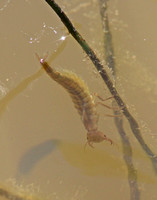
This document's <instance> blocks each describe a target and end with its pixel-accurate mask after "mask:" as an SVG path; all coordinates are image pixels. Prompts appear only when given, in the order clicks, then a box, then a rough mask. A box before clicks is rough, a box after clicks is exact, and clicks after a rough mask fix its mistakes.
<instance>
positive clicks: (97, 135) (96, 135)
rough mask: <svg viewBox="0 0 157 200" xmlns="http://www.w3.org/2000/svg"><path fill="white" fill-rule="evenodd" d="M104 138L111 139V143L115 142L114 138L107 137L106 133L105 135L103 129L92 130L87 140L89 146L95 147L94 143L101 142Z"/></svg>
mask: <svg viewBox="0 0 157 200" xmlns="http://www.w3.org/2000/svg"><path fill="white" fill-rule="evenodd" d="M104 140H107V141H109V142H110V143H111V144H113V142H112V140H111V139H109V138H107V137H106V135H104V133H103V132H101V131H90V132H88V133H87V142H88V144H89V146H91V147H93V146H92V144H93V143H99V142H102V141H104Z"/></svg>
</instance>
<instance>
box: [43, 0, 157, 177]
mask: <svg viewBox="0 0 157 200" xmlns="http://www.w3.org/2000/svg"><path fill="white" fill-rule="evenodd" d="M45 1H46V2H47V3H48V4H49V5H50V6H51V8H52V9H53V10H54V11H55V12H56V14H57V15H58V17H59V18H60V19H61V21H62V22H63V24H64V25H65V26H66V28H67V29H68V31H69V33H70V34H71V35H72V36H73V37H74V38H75V40H76V41H77V42H78V43H79V44H80V45H81V47H82V49H83V50H84V51H85V52H86V53H87V55H88V56H89V58H90V59H91V61H92V62H93V64H94V65H95V67H96V69H97V70H98V72H99V73H100V75H101V77H102V78H103V80H104V82H105V83H106V85H107V87H108V89H109V91H110V93H111V94H112V95H113V96H114V98H115V101H116V102H117V104H118V106H119V107H120V108H121V109H122V111H123V114H124V115H125V117H126V118H127V120H128V122H129V124H130V128H131V130H132V132H133V134H134V136H135V137H136V139H137V140H138V142H139V143H140V145H141V147H142V148H143V150H144V151H145V152H146V154H147V155H148V156H149V158H150V159H151V161H152V163H153V167H154V170H155V172H156V174H157V155H155V154H154V153H153V152H152V151H151V149H150V148H149V147H148V145H147V144H146V143H145V141H144V139H143V138H142V136H141V132H140V128H139V125H138V123H137V122H136V120H135V119H134V117H133V116H132V115H131V114H130V112H129V110H128V109H127V107H126V105H125V103H124V101H123V100H122V98H121V97H120V95H119V93H118V91H117V89H116V88H115V86H114V84H113V82H112V81H111V79H110V77H109V75H108V74H107V72H106V70H105V69H104V67H103V65H102V64H101V62H100V60H99V59H98V58H97V56H96V54H95V53H94V51H93V50H92V49H91V48H90V46H89V45H88V44H87V42H86V41H85V40H84V39H83V37H82V36H81V35H80V33H79V32H78V31H77V30H76V29H75V27H74V26H73V24H72V23H71V21H70V20H69V18H68V17H67V16H66V15H65V13H64V12H63V11H62V9H61V8H60V7H59V6H58V5H57V4H56V3H55V1H54V0H45Z"/></svg>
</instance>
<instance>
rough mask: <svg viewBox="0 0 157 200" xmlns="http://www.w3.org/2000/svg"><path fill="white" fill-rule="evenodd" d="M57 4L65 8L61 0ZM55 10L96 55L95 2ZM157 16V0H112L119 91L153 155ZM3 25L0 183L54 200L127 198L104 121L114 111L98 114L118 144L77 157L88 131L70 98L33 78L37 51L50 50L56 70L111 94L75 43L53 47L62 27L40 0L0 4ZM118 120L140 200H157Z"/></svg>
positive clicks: (152, 177) (118, 156)
mask: <svg viewBox="0 0 157 200" xmlns="http://www.w3.org/2000/svg"><path fill="white" fill-rule="evenodd" d="M57 3H58V4H60V5H62V1H60V0H58V1H57ZM6 5H7V6H6ZM62 8H63V9H64V10H65V11H66V13H67V14H68V16H69V17H70V18H71V20H72V22H73V23H74V24H75V25H76V27H77V28H78V30H79V31H80V32H81V34H82V35H83V36H84V38H85V39H87V41H88V42H89V43H90V44H91V46H92V47H93V48H94V49H95V51H96V53H97V55H98V56H99V57H100V58H103V45H102V43H103V38H102V37H103V32H102V29H101V18H100V15H99V6H98V4H97V1H94V0H93V1H92V0H91V1H90V0H86V1H83V0H82V1H80V0H79V1H78V0H75V1H68V0H66V1H64V4H63V5H62ZM156 10H157V1H155V0H149V1H142V0H139V1H138V2H137V1H135V0H129V1H118V0H113V1H110V3H109V20H110V26H111V31H112V34H113V44H114V50H115V56H116V67H117V88H118V90H119V92H120V94H121V96H122V97H123V99H124V100H125V102H126V103H127V105H128V107H129V109H130V111H131V113H132V114H133V115H134V116H135V118H136V119H137V120H138V122H139V124H140V126H141V131H142V135H143V138H144V139H145V141H146V142H147V144H148V145H149V146H150V148H151V149H152V151H153V152H156V153H157V125H156V119H157V79H156V76H157V69H156V65H157V61H156V52H157V45H156V43H157V39H156V35H157V28H156V19H157V12H156ZM0 24H1V31H0V44H1V50H0V52H1V59H0V91H1V92H0V95H1V100H0V130H1V131H0V132H1V134H0V149H1V150H0V166H1V170H0V182H1V183H4V182H6V180H8V179H13V180H15V181H16V183H17V184H19V185H20V184H22V185H23V188H28V185H29V188H30V190H35V191H37V193H39V194H44V195H45V196H46V197H47V198H48V199H54V200H55V199H56V200H57V199H61V200H69V199H71V200H72V199H73V200H75V199H78V200H96V199H100V200H103V199H111V200H115V199H116V200H129V199H130V191H129V185H128V177H127V168H126V165H125V162H124V160H123V153H122V147H121V139H120V136H119V134H118V132H117V129H116V127H115V124H114V120H113V119H112V118H109V117H106V116H105V114H106V113H107V114H112V112H111V111H110V110H106V109H105V108H101V107H99V108H98V110H99V112H100V122H99V126H100V129H101V130H103V131H104V133H105V134H106V135H107V136H109V137H110V138H111V139H112V140H113V141H114V143H115V145H113V146H111V145H110V144H109V143H107V142H106V143H105V142H104V143H101V144H97V145H95V149H90V148H89V147H87V149H86V151H85V152H84V144H85V142H86V130H85V129H84V126H83V124H82V122H81V120H80V117H79V115H78V113H77V111H76V110H75V108H74V106H73V104H72V101H71V99H70V97H69V96H68V94H67V92H66V91H65V90H64V89H63V88H61V87H60V86H59V85H58V84H57V83H55V82H54V81H52V80H51V79H50V78H49V77H48V76H47V75H46V74H45V73H44V72H43V71H39V70H40V68H41V66H40V64H39V62H38V60H37V58H36V57H35V52H37V53H38V54H39V55H40V56H44V55H45V54H47V52H48V54H49V55H50V57H51V65H53V66H54V67H55V68H56V69H59V70H62V69H67V70H72V71H73V72H75V73H77V74H78V75H80V76H81V77H82V78H83V79H84V80H85V81H86V83H87V84H88V86H89V88H90V90H91V92H97V93H99V94H100V95H101V96H103V97H106V98H107V97H109V96H110V94H109V92H108V90H107V88H106V86H105V85H104V83H103V81H102V80H101V78H100V77H99V75H98V74H97V72H96V71H95V68H94V66H93V65H92V64H91V62H90V61H89V60H88V59H87V58H86V56H85V53H83V51H82V49H81V48H80V46H79V45H78V44H77V43H76V42H75V41H74V39H73V38H72V37H70V36H68V37H67V38H66V40H65V41H64V42H63V41H62V40H60V38H61V37H62V36H65V35H66V29H65V28H64V26H63V25H62V23H61V22H60V20H59V19H58V17H57V16H56V14H55V13H54V12H53V11H52V10H51V9H50V8H49V6H48V5H47V4H46V3H45V2H44V1H43V0H40V1H33V0H16V1H13V0H10V1H7V0H1V1H0ZM54 51H57V54H55V52H54ZM51 55H52V56H51ZM108 105H110V102H108ZM124 122H125V129H126V132H127V135H128V137H129V139H130V142H131V146H132V150H133V163H134V167H135V168H136V170H137V176H138V181H137V183H138V187H139V189H140V192H141V200H147V199H149V200H155V199H157V191H156V187H157V175H156V174H155V172H154V170H153V167H152V164H151V162H150V160H149V158H148V157H147V156H146V154H145V153H144V151H143V150H142V149H141V147H140V145H139V144H138V142H137V140H136V139H135V137H134V136H133V134H132V132H131V131H130V128H129V126H128V123H127V121H126V120H124ZM154 135H155V136H154ZM32 184H33V185H32ZM34 188H39V192H38V189H34Z"/></svg>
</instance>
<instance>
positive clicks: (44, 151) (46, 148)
mask: <svg viewBox="0 0 157 200" xmlns="http://www.w3.org/2000/svg"><path fill="white" fill-rule="evenodd" d="M59 143H60V142H59V140H47V141H44V142H42V143H40V144H38V145H36V146H33V147H32V148H31V149H30V150H28V151H27V152H26V153H25V154H24V155H23V156H22V157H21V159H20V161H19V164H18V172H17V176H16V177H19V176H20V175H26V174H28V173H30V172H31V171H32V170H33V169H34V168H35V166H36V165H37V164H38V163H39V162H40V161H41V160H42V159H44V158H45V157H46V156H47V155H49V154H50V153H52V151H53V150H55V149H56V147H57V146H58V144H59Z"/></svg>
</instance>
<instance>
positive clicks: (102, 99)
mask: <svg viewBox="0 0 157 200" xmlns="http://www.w3.org/2000/svg"><path fill="white" fill-rule="evenodd" d="M94 96H96V97H97V98H98V99H100V100H101V101H107V100H110V99H113V98H114V97H113V96H111V97H108V98H106V99H104V98H102V97H101V96H99V95H98V94H97V93H96V92H95V93H94Z"/></svg>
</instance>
